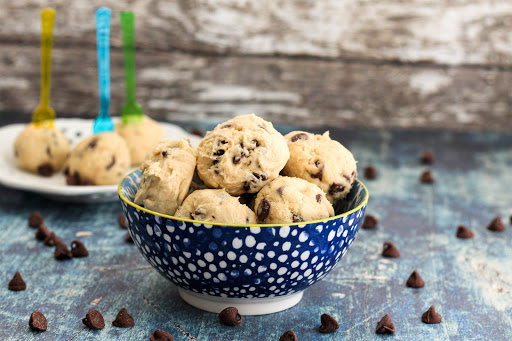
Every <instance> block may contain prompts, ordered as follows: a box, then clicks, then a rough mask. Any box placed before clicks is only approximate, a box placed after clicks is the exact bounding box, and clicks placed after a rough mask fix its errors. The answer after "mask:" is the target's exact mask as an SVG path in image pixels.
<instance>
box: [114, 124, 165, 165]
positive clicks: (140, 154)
mask: <svg viewBox="0 0 512 341" xmlns="http://www.w3.org/2000/svg"><path fill="white" fill-rule="evenodd" d="M116 132H117V133H118V134H119V135H120V136H121V137H122V138H123V139H124V140H125V141H126V144H127V145H128V149H129V150H130V157H131V160H132V166H137V167H138V166H140V164H141V163H142V161H143V160H144V158H145V157H146V155H147V154H148V153H149V152H150V151H151V149H152V148H153V147H154V146H155V145H156V144H157V143H158V141H160V140H161V139H162V137H164V131H163V129H162V127H161V126H160V124H159V123H158V122H156V121H154V120H152V119H151V118H149V117H147V116H145V115H144V116H143V117H142V120H141V121H140V122H130V123H123V122H119V123H117V124H116Z"/></svg>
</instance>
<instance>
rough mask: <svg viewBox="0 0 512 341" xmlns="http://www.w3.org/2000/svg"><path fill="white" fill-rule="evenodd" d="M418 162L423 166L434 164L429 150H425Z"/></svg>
mask: <svg viewBox="0 0 512 341" xmlns="http://www.w3.org/2000/svg"><path fill="white" fill-rule="evenodd" d="M420 161H421V163H423V164H426V165H430V164H432V163H433V162H434V155H432V152H431V151H430V150H425V151H424V152H423V154H422V155H421V157H420Z"/></svg>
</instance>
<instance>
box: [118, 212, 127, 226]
mask: <svg viewBox="0 0 512 341" xmlns="http://www.w3.org/2000/svg"><path fill="white" fill-rule="evenodd" d="M117 222H118V223H119V226H121V227H122V228H124V229H125V228H127V226H126V218H125V217H124V214H122V213H121V214H120V215H119V217H117Z"/></svg>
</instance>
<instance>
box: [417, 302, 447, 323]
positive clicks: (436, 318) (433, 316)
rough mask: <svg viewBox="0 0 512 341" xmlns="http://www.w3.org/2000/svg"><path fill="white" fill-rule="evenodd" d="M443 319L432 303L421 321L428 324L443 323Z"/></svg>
mask: <svg viewBox="0 0 512 341" xmlns="http://www.w3.org/2000/svg"><path fill="white" fill-rule="evenodd" d="M442 319H443V318H442V317H441V314H439V313H438V312H436V307H434V306H433V305H431V306H430V308H428V310H427V311H426V312H424V313H423V315H421V321H422V322H423V323H426V324H435V323H441V320H442Z"/></svg>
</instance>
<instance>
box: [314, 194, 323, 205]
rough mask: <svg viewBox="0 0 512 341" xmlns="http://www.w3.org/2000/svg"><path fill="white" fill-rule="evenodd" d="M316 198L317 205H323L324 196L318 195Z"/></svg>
mask: <svg viewBox="0 0 512 341" xmlns="http://www.w3.org/2000/svg"><path fill="white" fill-rule="evenodd" d="M315 198H316V202H317V203H321V202H322V194H317V195H316V197H315Z"/></svg>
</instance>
